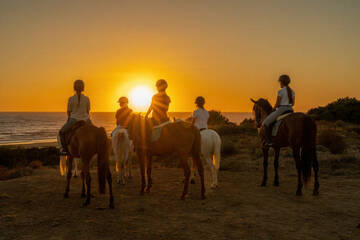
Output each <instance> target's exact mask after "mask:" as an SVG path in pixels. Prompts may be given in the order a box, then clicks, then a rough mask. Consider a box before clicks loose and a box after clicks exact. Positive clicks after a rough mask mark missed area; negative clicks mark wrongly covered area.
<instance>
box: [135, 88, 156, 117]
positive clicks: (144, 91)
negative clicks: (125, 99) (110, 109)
mask: <svg viewBox="0 0 360 240" xmlns="http://www.w3.org/2000/svg"><path fill="white" fill-rule="evenodd" d="M153 94H154V92H153V90H152V89H151V88H149V87H147V86H142V85H140V86H136V87H134V88H133V89H131V90H130V93H129V97H130V99H129V101H130V102H129V104H130V105H131V106H133V107H134V108H135V110H136V111H140V112H143V111H146V110H147V108H148V107H149V106H150V104H151V98H152V95H153Z"/></svg>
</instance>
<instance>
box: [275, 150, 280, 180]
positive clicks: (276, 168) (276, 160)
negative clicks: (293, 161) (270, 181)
mask: <svg viewBox="0 0 360 240" xmlns="http://www.w3.org/2000/svg"><path fill="white" fill-rule="evenodd" d="M274 150H275V158H274V170H275V177H274V186H276V187H278V186H279V174H278V168H279V155H280V148H275V149H274Z"/></svg>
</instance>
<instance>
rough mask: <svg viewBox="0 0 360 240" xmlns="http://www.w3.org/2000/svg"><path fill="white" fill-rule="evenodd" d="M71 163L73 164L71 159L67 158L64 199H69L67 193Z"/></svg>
mask: <svg viewBox="0 0 360 240" xmlns="http://www.w3.org/2000/svg"><path fill="white" fill-rule="evenodd" d="M72 163H73V157H71V156H69V157H68V166H67V173H66V188H65V193H64V198H68V197H69V191H70V179H71V176H72Z"/></svg>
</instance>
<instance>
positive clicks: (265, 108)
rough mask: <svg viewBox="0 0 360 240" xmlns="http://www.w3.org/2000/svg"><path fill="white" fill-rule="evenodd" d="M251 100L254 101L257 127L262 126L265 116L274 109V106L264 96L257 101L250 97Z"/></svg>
mask: <svg viewBox="0 0 360 240" xmlns="http://www.w3.org/2000/svg"><path fill="white" fill-rule="evenodd" d="M250 100H251V101H252V102H253V103H254V107H253V115H254V118H255V123H256V127H257V128H260V127H261V124H262V122H263V121H264V120H265V118H266V117H267V116H268V115H269V114H270V113H271V112H272V111H273V108H272V106H271V104H270V103H269V101H268V100H266V99H264V98H260V99H259V100H257V101H255V100H254V99H252V98H250Z"/></svg>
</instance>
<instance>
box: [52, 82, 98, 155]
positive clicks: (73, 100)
mask: <svg viewBox="0 0 360 240" xmlns="http://www.w3.org/2000/svg"><path fill="white" fill-rule="evenodd" d="M84 87H85V84H84V82H83V81H82V80H80V79H78V80H76V81H75V82H74V90H75V91H76V93H75V94H74V96H71V97H70V98H69V100H68V105H67V115H68V120H67V121H66V123H65V124H64V126H63V127H62V128H61V129H60V131H59V136H58V143H59V146H60V154H62V155H68V149H67V143H66V142H67V141H66V136H65V135H66V134H68V133H69V131H70V130H71V129H72V127H73V125H74V124H75V123H76V122H78V121H85V122H87V123H91V121H90V116H89V112H90V100H89V98H88V97H87V96H85V95H83V94H82V93H81V92H83V91H84Z"/></svg>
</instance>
